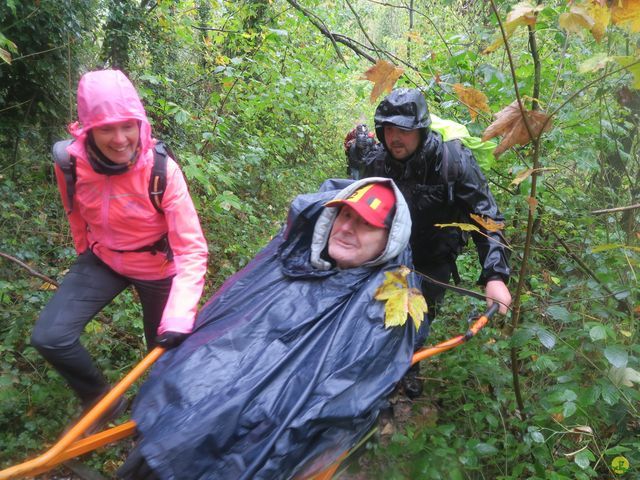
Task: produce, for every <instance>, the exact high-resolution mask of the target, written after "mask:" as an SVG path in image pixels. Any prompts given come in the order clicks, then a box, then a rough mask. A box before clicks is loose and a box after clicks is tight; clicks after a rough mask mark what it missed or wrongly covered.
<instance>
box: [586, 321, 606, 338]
mask: <svg viewBox="0 0 640 480" xmlns="http://www.w3.org/2000/svg"><path fill="white" fill-rule="evenodd" d="M589 336H590V337H591V340H593V341H594V342H597V341H598V340H604V339H605V338H607V329H606V328H605V327H604V326H602V325H597V326H595V327H592V328H591V330H589Z"/></svg>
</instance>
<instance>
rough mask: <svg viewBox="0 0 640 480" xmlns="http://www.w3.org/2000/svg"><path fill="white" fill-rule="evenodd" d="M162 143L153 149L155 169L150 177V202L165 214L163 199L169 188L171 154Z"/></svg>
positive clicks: (158, 143) (159, 211)
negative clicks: (168, 168)
mask: <svg viewBox="0 0 640 480" xmlns="http://www.w3.org/2000/svg"><path fill="white" fill-rule="evenodd" d="M167 150H168V149H167V147H166V146H165V144H164V143H162V142H157V143H156V144H155V145H154V147H153V168H152V169H151V176H150V177H149V200H151V204H152V205H153V208H155V209H156V210H157V212H158V213H160V214H163V213H164V211H163V210H162V197H163V196H164V191H165V190H166V188H167V157H168V156H169V152H168V151H167Z"/></svg>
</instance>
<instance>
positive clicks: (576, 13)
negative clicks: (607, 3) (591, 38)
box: [558, 5, 596, 33]
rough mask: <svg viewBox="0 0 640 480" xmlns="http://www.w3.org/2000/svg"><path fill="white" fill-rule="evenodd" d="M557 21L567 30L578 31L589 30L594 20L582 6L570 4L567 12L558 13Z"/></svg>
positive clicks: (594, 22)
mask: <svg viewBox="0 0 640 480" xmlns="http://www.w3.org/2000/svg"><path fill="white" fill-rule="evenodd" d="M558 23H559V24H560V28H562V29H563V30H566V31H567V32H573V33H580V32H582V30H589V31H591V29H592V28H593V26H594V25H595V24H596V21H595V20H594V19H593V18H592V17H591V15H590V14H589V11H588V10H587V9H586V8H585V7H584V6H582V5H572V6H571V8H570V9H569V11H568V12H567V13H563V14H562V15H560V18H559V19H558Z"/></svg>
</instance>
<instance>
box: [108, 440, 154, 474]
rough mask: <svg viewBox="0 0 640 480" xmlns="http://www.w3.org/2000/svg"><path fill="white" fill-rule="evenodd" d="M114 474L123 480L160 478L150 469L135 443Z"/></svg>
mask: <svg viewBox="0 0 640 480" xmlns="http://www.w3.org/2000/svg"><path fill="white" fill-rule="evenodd" d="M116 475H117V476H118V478H122V479H124V480H159V478H160V477H158V476H157V475H156V474H155V473H154V471H153V470H151V468H150V467H149V464H148V463H147V461H146V460H145V459H144V457H143V456H142V453H141V452H140V448H139V447H138V446H137V445H136V447H135V448H134V449H133V450H132V451H131V453H130V454H129V456H128V457H127V459H126V461H125V462H124V463H123V464H122V466H121V467H120V468H119V469H118V471H117V472H116Z"/></svg>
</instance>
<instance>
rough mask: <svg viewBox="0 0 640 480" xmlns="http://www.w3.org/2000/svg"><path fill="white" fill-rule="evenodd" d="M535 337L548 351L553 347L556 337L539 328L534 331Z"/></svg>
mask: <svg viewBox="0 0 640 480" xmlns="http://www.w3.org/2000/svg"><path fill="white" fill-rule="evenodd" d="M536 335H537V337H538V340H540V343H542V345H544V346H545V347H547V348H548V349H549V350H551V349H552V348H553V347H555V345H556V337H555V335H554V334H553V333H551V332H549V331H548V330H546V329H544V328H542V327H539V328H537V329H536Z"/></svg>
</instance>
